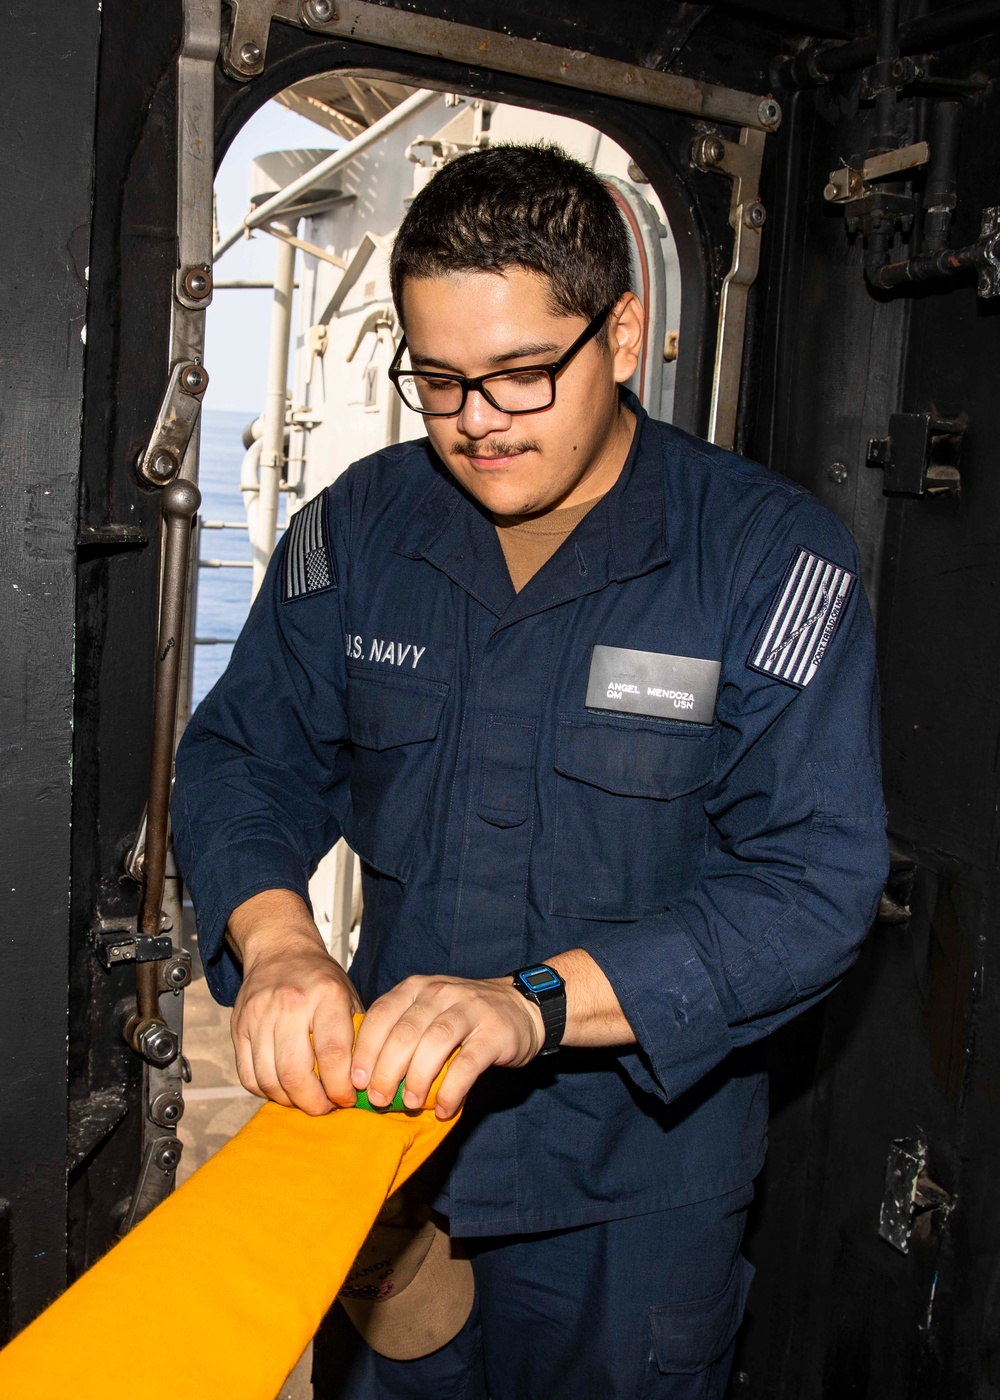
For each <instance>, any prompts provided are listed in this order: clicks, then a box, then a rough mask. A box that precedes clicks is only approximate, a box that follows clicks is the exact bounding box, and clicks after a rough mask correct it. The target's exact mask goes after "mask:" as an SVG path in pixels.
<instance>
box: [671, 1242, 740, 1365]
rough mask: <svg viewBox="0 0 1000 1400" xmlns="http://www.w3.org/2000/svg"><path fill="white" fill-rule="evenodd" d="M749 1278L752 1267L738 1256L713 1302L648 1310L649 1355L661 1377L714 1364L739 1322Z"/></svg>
mask: <svg viewBox="0 0 1000 1400" xmlns="http://www.w3.org/2000/svg"><path fill="white" fill-rule="evenodd" d="M753 1275H754V1270H753V1265H752V1264H750V1263H748V1262H747V1260H746V1259H744V1258H743V1257H742V1255H741V1256H740V1258H739V1259H737V1261H736V1268H735V1269H734V1270H733V1276H732V1278H731V1279H730V1280H729V1283H728V1284H727V1285H726V1287H725V1288H724V1289H723V1290H722V1292H721V1293H719V1294H718V1295H717V1296H716V1297H715V1298H706V1299H700V1300H696V1301H694V1302H685V1303H668V1304H666V1305H665V1306H664V1307H659V1308H650V1310H649V1323H650V1326H651V1328H652V1330H653V1351H654V1353H655V1355H656V1364H657V1366H658V1367H659V1369H660V1371H661V1372H662V1373H663V1375H665V1376H676V1375H681V1376H684V1375H693V1374H694V1373H695V1372H696V1371H703V1370H704V1369H705V1368H706V1367H707V1366H711V1365H712V1363H713V1362H714V1361H718V1359H719V1357H720V1356H721V1355H722V1354H723V1352H724V1351H725V1350H726V1348H727V1347H728V1346H729V1344H730V1342H731V1341H732V1340H733V1338H734V1337H735V1336H736V1333H737V1332H738V1330H739V1326H740V1323H741V1322H742V1321H743V1309H744V1307H745V1306H746V1300H747V1293H748V1292H749V1291H750V1284H751V1282H752V1281H753Z"/></svg>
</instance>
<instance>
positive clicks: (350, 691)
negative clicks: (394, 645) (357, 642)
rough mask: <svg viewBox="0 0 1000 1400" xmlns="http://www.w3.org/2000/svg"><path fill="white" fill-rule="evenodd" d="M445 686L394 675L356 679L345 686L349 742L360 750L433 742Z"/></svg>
mask: <svg viewBox="0 0 1000 1400" xmlns="http://www.w3.org/2000/svg"><path fill="white" fill-rule="evenodd" d="M447 694H448V686H447V685H445V684H444V683H439V682H435V681H418V680H416V679H415V678H413V677H410V678H408V679H406V680H405V681H404V680H401V679H400V678H398V677H396V676H386V677H385V678H384V679H383V678H382V677H379V678H378V679H377V680H376V679H375V678H373V677H371V676H359V675H357V674H354V673H352V674H351V676H350V679H349V681H348V686H347V723H348V729H349V730H350V735H351V742H352V743H354V744H360V746H361V747H362V748H363V749H392V748H395V747H396V746H397V745H399V744H419V743H421V742H422V741H424V740H426V739H433V738H434V737H435V735H436V734H437V732H438V725H439V724H440V723H441V711H442V710H443V709H444V702H445V699H446V697H447Z"/></svg>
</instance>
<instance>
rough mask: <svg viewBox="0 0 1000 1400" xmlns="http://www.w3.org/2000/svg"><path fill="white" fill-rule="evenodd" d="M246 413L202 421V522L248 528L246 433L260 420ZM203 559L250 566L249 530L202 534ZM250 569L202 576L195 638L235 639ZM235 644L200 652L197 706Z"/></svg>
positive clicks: (212, 414)
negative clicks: (243, 469)
mask: <svg viewBox="0 0 1000 1400" xmlns="http://www.w3.org/2000/svg"><path fill="white" fill-rule="evenodd" d="M256 416H257V415H256V413H255V411H254V410H253V409H247V411H246V412H245V413H241V412H229V411H226V410H222V409H206V410H205V411H204V412H203V414H202V421H201V468H200V479H199V485H200V486H201V520H202V522H203V524H204V522H205V521H213V520H228V521H233V522H234V523H236V524H238V525H243V526H245V524H246V515H245V513H244V510H243V497H242V496H241V495H240V464H241V462H242V461H243V453H244V447H243V429H244V428H245V427H246V425H247V424H248V423H250V422H251V421H252V420H253V419H254V418H255V417H256ZM200 539H201V558H202V559H203V560H204V559H230V560H239V561H242V562H249V559H250V541H249V539H248V537H247V532H246V530H245V529H240V530H210V529H204V528H203V529H202V530H201V534H200ZM252 576H253V571H252V570H251V569H213V568H201V569H199V570H198V606H197V611H196V613H195V636H196V637H222V638H226V637H228V638H235V637H236V636H237V635H238V633H239V630H240V628H241V627H242V626H243V623H244V621H245V619H246V615H247V613H248V612H249V610H250V585H251V580H252ZM232 650H233V648H232V645H231V643H228V644H227V643H216V644H213V645H202V646H196V647H195V653H194V683H193V688H192V701H193V703H194V704H195V705H197V704H198V702H199V701H200V700H203V699H204V697H205V696H206V695H207V694H208V692H209V691H210V690H211V688H212V686H213V685H214V684H215V682H216V681H217V680H218V679H219V677H220V676H221V675H222V673H223V671H224V670H225V669H226V665H227V664H228V662H229V657H230V655H231V653H232Z"/></svg>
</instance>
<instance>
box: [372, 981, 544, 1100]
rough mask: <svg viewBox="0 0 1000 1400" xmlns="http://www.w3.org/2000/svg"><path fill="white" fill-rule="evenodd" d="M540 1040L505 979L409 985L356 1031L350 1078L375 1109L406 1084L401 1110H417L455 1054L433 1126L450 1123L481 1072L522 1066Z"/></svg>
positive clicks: (389, 995) (534, 1011) (531, 1010)
mask: <svg viewBox="0 0 1000 1400" xmlns="http://www.w3.org/2000/svg"><path fill="white" fill-rule="evenodd" d="M544 1039H545V1030H544V1026H543V1024H542V1013H541V1012H540V1011H539V1009H538V1007H537V1006H535V1005H534V1004H533V1003H532V1002H530V1001H528V1000H526V998H525V997H523V996H521V994H520V992H518V991H516V990H515V988H514V986H513V985H512V983H511V980H510V978H509V977H499V978H491V979H489V980H486V981H472V980H470V979H467V978H462V977H444V976H441V977H408V978H407V979H406V981H405V982H400V984H399V986H398V987H393V989H392V991H391V992H386V994H385V996H382V997H379V999H378V1001H376V1002H373V1004H372V1006H371V1009H370V1010H369V1012H368V1014H367V1016H366V1017H365V1019H364V1021H363V1022H362V1023H361V1029H360V1030H359V1031H358V1043H357V1045H356V1046H355V1048H354V1063H353V1069H352V1075H351V1077H352V1079H353V1082H354V1087H355V1088H356V1089H367V1090H368V1098H369V1100H370V1101H371V1103H373V1104H375V1105H376V1106H379V1107H380V1106H383V1105H385V1104H387V1103H391V1102H392V1098H393V1095H394V1094H395V1092H396V1090H397V1088H398V1087H399V1083H400V1080H402V1079H404V1078H405V1080H406V1089H405V1091H404V1094H403V1102H404V1103H405V1105H406V1107H407V1108H422V1107H423V1105H424V1103H425V1101H426V1099H427V1093H428V1090H429V1089H430V1087H431V1084H432V1083H433V1082H434V1080H435V1079H436V1078H437V1076H438V1074H439V1073H440V1072H441V1068H442V1066H443V1065H444V1062H445V1060H447V1058H448V1056H449V1055H450V1054H451V1052H452V1051H453V1050H455V1049H456V1048H458V1047H459V1046H460V1047H461V1049H460V1051H459V1053H458V1055H457V1056H456V1057H455V1060H454V1061H453V1063H452V1065H451V1067H450V1069H449V1070H448V1073H447V1075H446V1076H445V1079H444V1082H443V1083H442V1085H441V1087H440V1089H439V1090H438V1093H437V1107H436V1109H435V1112H436V1113H437V1116H438V1117H439V1118H452V1117H454V1115H455V1114H456V1113H457V1112H458V1110H459V1109H460V1108H461V1107H462V1104H463V1102H464V1100H465V1096H466V1094H467V1093H468V1092H469V1090H470V1089H471V1088H472V1085H473V1084H474V1083H475V1081H476V1080H477V1079H478V1078H479V1076H480V1075H481V1074H482V1073H483V1071H484V1070H486V1069H489V1068H490V1066H491V1065H509V1066H512V1067H515V1068H516V1067H520V1066H521V1065H526V1064H527V1063H528V1061H529V1060H532V1059H534V1057H535V1056H536V1055H537V1054H538V1051H539V1050H540V1049H541V1047H542V1043H543V1041H544Z"/></svg>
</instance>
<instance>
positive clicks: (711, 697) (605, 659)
mask: <svg viewBox="0 0 1000 1400" xmlns="http://www.w3.org/2000/svg"><path fill="white" fill-rule="evenodd" d="M721 670H722V665H721V662H718V661H705V660H703V659H702V658H701V657H699V656H668V655H667V654H666V653H665V652H659V651H634V650H632V649H631V648H629V647H605V646H595V647H594V650H593V653H592V654H591V659H590V676H589V677H588V680H587V699H586V705H587V708H588V709H590V710H613V711H615V712H619V713H620V712H621V711H623V710H624V711H626V712H627V713H628V714H633V715H652V716H653V717H654V718H657V719H681V720H687V721H688V722H689V723H692V724H711V723H712V720H713V719H714V717H715V693H716V691H717V690H718V688H719V672H720V671H721Z"/></svg>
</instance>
